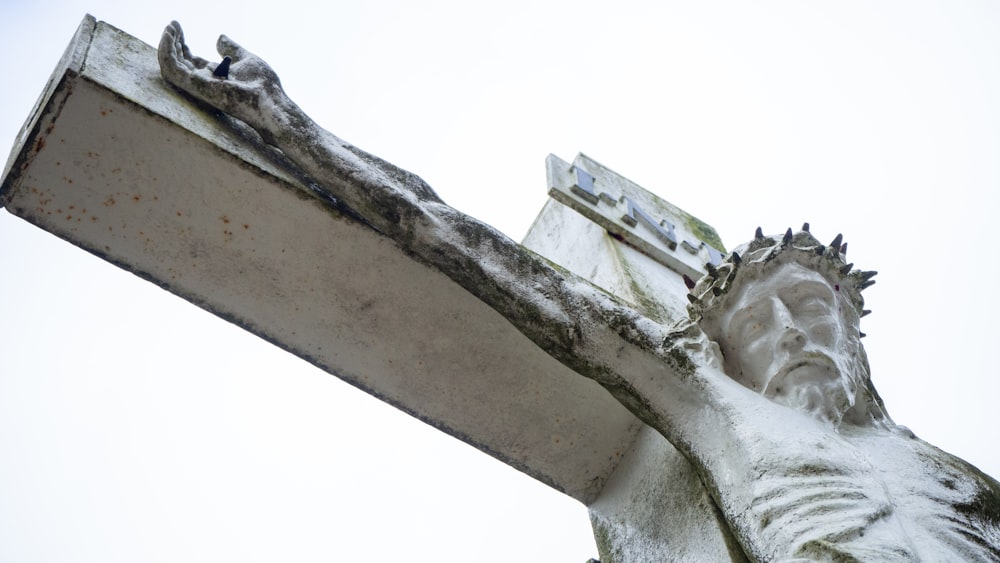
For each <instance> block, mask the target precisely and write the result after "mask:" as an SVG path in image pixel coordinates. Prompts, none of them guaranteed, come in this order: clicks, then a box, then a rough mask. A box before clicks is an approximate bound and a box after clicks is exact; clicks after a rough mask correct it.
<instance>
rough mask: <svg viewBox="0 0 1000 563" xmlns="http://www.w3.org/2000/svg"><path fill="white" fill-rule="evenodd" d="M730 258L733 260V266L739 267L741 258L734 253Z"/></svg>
mask: <svg viewBox="0 0 1000 563" xmlns="http://www.w3.org/2000/svg"><path fill="white" fill-rule="evenodd" d="M732 258H733V265H734V266H739V265H740V264H742V263H743V258H742V257H741V256H740V255H739V254H737V253H736V252H733V256H732Z"/></svg>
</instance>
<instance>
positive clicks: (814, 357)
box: [763, 351, 840, 398]
mask: <svg viewBox="0 0 1000 563" xmlns="http://www.w3.org/2000/svg"><path fill="white" fill-rule="evenodd" d="M839 373H840V370H839V368H838V367H837V363H836V362H834V361H833V358H831V357H830V356H828V355H826V354H824V353H822V352H815V351H813V352H807V353H805V354H804V355H801V356H797V357H795V358H792V359H790V360H789V361H787V362H785V365H784V366H782V367H781V369H779V370H778V372H777V373H775V374H774V376H773V377H771V378H770V379H769V380H768V382H767V385H766V386H765V387H764V391H763V395H764V396H765V397H769V398H773V397H775V396H778V395H783V394H786V393H789V392H790V391H791V389H789V387H798V386H802V385H810V386H813V385H820V386H824V385H827V384H829V383H831V382H832V381H834V380H839Z"/></svg>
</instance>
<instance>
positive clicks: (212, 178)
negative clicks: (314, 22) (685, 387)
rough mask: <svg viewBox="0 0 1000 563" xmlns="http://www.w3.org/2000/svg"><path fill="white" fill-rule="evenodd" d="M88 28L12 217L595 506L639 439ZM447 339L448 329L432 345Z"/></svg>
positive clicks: (488, 315) (26, 154)
mask: <svg viewBox="0 0 1000 563" xmlns="http://www.w3.org/2000/svg"><path fill="white" fill-rule="evenodd" d="M272 156H274V155H273V153H268V152H267V151H265V150H263V149H262V148H261V146H260V145H259V144H258V143H257V142H255V141H254V140H253V137H252V136H243V135H241V134H239V133H238V130H237V129H234V127H233V123H232V122H231V121H230V120H229V119H227V118H225V117H222V116H219V115H218V114H216V113H215V112H212V111H210V110H206V109H205V108H203V107H201V106H199V105H197V104H195V103H193V102H192V101H191V100H190V99H189V98H187V97H185V96H184V95H182V94H181V93H179V92H178V91H177V90H175V89H173V88H171V87H170V86H168V85H167V84H166V83H165V82H164V81H163V79H162V78H161V77H160V71H159V68H158V66H157V61H156V52H155V50H154V49H152V48H151V47H149V46H148V45H145V44H144V43H142V42H140V41H138V40H137V39H135V38H133V37H131V36H129V35H127V34H125V33H123V32H121V31H119V30H117V29H115V28H113V27H111V26H109V25H107V24H104V23H100V22H96V21H94V20H93V19H92V18H88V19H87V20H85V21H84V22H83V24H82V25H81V28H80V31H79V32H78V34H77V36H76V38H75V39H74V41H73V43H72V44H71V45H70V47H69V49H68V51H67V56H66V57H65V58H64V60H63V62H62V63H60V66H59V69H58V70H57V72H56V75H55V76H54V77H53V81H52V83H51V84H50V85H49V87H48V88H47V89H46V92H45V93H44V94H43V96H42V99H41V100H40V102H39V106H38V109H37V110H36V111H35V112H34V114H33V115H32V117H31V118H30V120H29V121H28V123H27V124H26V126H25V129H24V131H23V133H22V135H21V136H20V137H19V139H18V142H17V144H16V146H15V148H14V150H13V153H12V157H11V159H10V161H9V162H8V166H7V173H6V175H5V177H4V179H3V184H2V186H3V187H2V191H0V198H2V202H3V204H4V205H5V206H6V208H7V209H8V211H10V212H11V213H13V214H15V215H17V216H19V217H21V218H22V219H24V220H26V221H29V222H31V223H33V224H35V225H38V226H39V227H41V228H43V229H45V230H47V231H50V232H52V233H53V234H55V235H57V236H59V237H62V238H64V239H66V240H68V241H70V242H72V243H74V244H76V245H78V246H80V247H82V248H84V249H86V250H88V251H90V252H92V253H94V254H96V255H97V256H100V257H102V258H104V259H106V260H109V261H111V262H113V263H115V264H117V265H119V266H121V267H123V268H125V269H127V270H129V271H131V272H133V273H135V274H136V275H139V276H141V277H143V278H146V279H148V280H150V281H152V282H153V283H156V284H158V285H160V286H162V287H164V288H165V289H167V290H169V291H171V292H173V293H175V294H177V295H179V296H181V297H183V298H185V299H187V300H189V301H191V302H193V303H195V304H197V305H199V306H201V307H204V308H206V309H208V310H210V311H212V312H214V313H215V314H217V315H219V316H221V317H223V318H226V319H228V320H230V321H232V322H234V323H237V324H239V325H241V326H243V327H245V328H246V329H247V330H250V331H251V332H254V333H255V334H257V335H259V336H261V337H262V338H264V339H266V340H268V341H270V342H272V343H274V344H276V345H278V346H280V347H282V348H284V349H286V350H288V351H290V352H292V353H294V354H297V355H299V356H301V357H303V358H305V359H307V360H309V361H310V362H312V363H314V364H315V365H317V366H319V367H321V368H323V369H325V370H327V371H329V372H331V373H333V374H335V375H337V376H338V377H341V378H343V379H345V380H346V381H348V382H350V383H352V384H354V385H357V386H359V387H361V388H363V389H365V390H366V391H368V392H369V393H372V394H374V395H376V396H378V397H380V398H382V399H383V400H386V401H388V402H390V403H392V404H394V405H396V406H398V407H399V408H401V409H403V410H405V411H407V412H410V413H411V414H414V415H415V416H417V417H418V418H420V419H421V420H423V421H425V422H427V423H429V424H432V425H434V426H437V427H438V428H441V429H442V430H444V431H446V432H448V433H450V434H452V435H454V436H456V437H458V438H460V439H462V440H465V441H466V442H469V443H471V444H473V445H475V446H476V447H479V448H480V449H482V450H484V451H486V452H487V453H489V454H490V455H493V456H494V457H497V458H499V459H501V460H503V461H504V462H506V463H509V464H511V465H513V466H514V467H516V468H518V469H520V470H522V471H524V472H526V473H528V474H529V475H532V476H533V477H536V478H538V479H540V480H541V481H543V482H545V483H548V484H550V485H552V486H553V487H555V488H557V489H559V490H561V491H564V492H566V493H567V494H569V495H571V496H573V497H574V498H577V499H579V500H581V501H583V502H589V501H590V500H592V499H593V498H594V497H595V495H596V494H597V493H598V491H599V490H600V488H601V486H602V485H603V483H604V481H605V480H606V479H607V478H608V476H609V475H610V473H611V471H612V470H613V468H614V467H615V465H616V464H617V463H618V461H619V460H620V459H621V457H622V455H623V454H624V450H625V448H627V444H629V443H630V442H631V440H632V437H633V436H634V435H635V432H636V431H637V430H638V429H639V427H640V423H639V422H638V421H637V420H636V419H635V417H634V416H632V415H631V414H630V413H628V412H627V411H626V410H625V409H624V408H623V407H621V406H620V405H619V404H618V403H617V401H615V400H614V399H613V398H611V397H610V396H608V395H607V393H606V392H605V391H604V390H603V389H601V388H600V386H598V385H597V384H596V383H594V382H592V381H589V380H586V379H584V378H581V377H579V376H577V375H576V374H574V373H572V372H571V371H570V370H568V369H567V368H566V367H564V366H563V365H562V364H560V363H559V362H557V361H555V360H553V359H552V358H551V357H549V356H548V355H546V354H545V353H543V352H542V351H541V350H539V349H538V348H537V347H536V346H535V345H534V344H532V343H531V342H530V341H528V340H527V339H526V338H525V337H524V336H523V335H521V334H520V333H519V332H518V331H517V330H515V329H514V328H513V327H512V326H511V325H510V324H509V323H508V322H507V321H506V320H504V319H503V318H502V317H501V316H500V315H499V314H498V313H496V312H495V311H494V310H493V309H491V308H489V307H487V306H485V305H484V304H483V303H482V302H481V301H479V300H478V299H476V298H474V297H472V296H470V295H469V294H468V293H467V292H465V291H462V290H460V288H459V287H458V286H457V285H455V283H454V282H452V281H451V280H449V279H448V278H447V277H445V276H444V275H442V274H440V273H438V272H435V271H434V270H432V269H430V268H428V267H427V266H425V265H423V264H421V263H419V262H416V261H414V260H413V259H412V258H411V257H410V256H408V255H407V254H406V253H405V252H403V251H401V250H400V248H399V247H398V246H397V245H396V244H394V243H393V242H392V241H390V240H388V239H386V238H385V237H384V236H382V235H380V234H379V233H377V232H376V231H374V230H373V229H371V228H370V227H368V226H367V225H366V224H365V223H364V222H362V221H359V220H357V219H356V218H353V217H351V216H350V215H349V214H346V213H345V212H344V211H343V210H342V209H341V208H339V207H338V206H337V205H336V204H334V203H332V202H330V201H329V200H327V199H324V198H323V197H322V196H320V195H318V194H317V193H316V192H314V191H312V190H311V189H310V188H309V187H308V186H307V185H305V184H304V183H303V182H302V181H301V180H299V179H298V178H297V176H296V173H295V171H294V170H293V169H291V168H288V167H286V166H284V165H282V163H280V162H277V161H275V160H273V159H272V158H271V157H272ZM428 327H433V329H434V330H427V329H428Z"/></svg>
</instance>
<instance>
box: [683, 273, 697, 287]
mask: <svg viewBox="0 0 1000 563" xmlns="http://www.w3.org/2000/svg"><path fill="white" fill-rule="evenodd" d="M683 277H684V285H686V286H687V288H688V289H694V286H695V285H697V284H696V283H695V282H694V280H693V279H691V278H690V277H688V275H687V274H683Z"/></svg>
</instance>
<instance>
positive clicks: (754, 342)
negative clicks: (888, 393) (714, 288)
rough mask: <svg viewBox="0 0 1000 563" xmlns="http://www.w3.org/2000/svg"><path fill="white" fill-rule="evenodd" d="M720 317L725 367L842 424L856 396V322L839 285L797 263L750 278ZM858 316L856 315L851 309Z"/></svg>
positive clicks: (773, 395)
mask: <svg viewBox="0 0 1000 563" xmlns="http://www.w3.org/2000/svg"><path fill="white" fill-rule="evenodd" d="M733 297H734V299H733V300H732V301H731V302H730V307H729V309H728V310H727V311H726V312H725V313H724V314H723V315H722V316H721V317H720V318H719V321H718V327H717V331H714V332H717V334H716V337H717V339H718V342H719V345H720V348H721V349H722V352H723V355H724V357H725V368H726V373H727V374H729V376H730V377H732V378H733V379H735V380H736V381H738V382H740V383H742V384H743V385H744V386H746V387H748V388H750V389H753V390H755V391H757V392H759V393H761V394H762V395H764V396H765V397H767V398H769V399H771V400H773V401H775V402H777V403H780V404H784V405H787V406H789V407H793V408H797V409H799V410H802V411H805V412H808V413H811V414H813V415H814V416H816V417H818V418H821V419H824V420H829V421H831V422H834V423H839V422H840V421H841V420H842V419H843V416H844V413H845V412H847V410H848V409H850V408H851V407H852V406H853V405H854V402H855V398H856V394H857V382H855V381H854V380H853V377H852V373H853V369H852V367H853V362H854V357H855V355H856V354H857V352H858V350H857V347H858V344H857V340H856V339H855V338H848V337H847V332H846V331H847V330H854V334H856V333H857V326H855V323H856V321H848V320H845V315H843V314H842V313H841V307H845V308H848V307H849V306H848V305H847V304H842V303H841V300H840V297H839V296H838V294H837V290H836V288H834V287H832V286H831V285H830V283H829V282H827V281H826V279H825V278H824V277H823V276H822V275H820V274H819V273H817V272H814V271H812V270H810V269H808V268H805V267H804V266H801V265H799V264H796V263H794V262H792V263H787V264H784V265H782V266H780V267H778V269H776V270H775V271H773V272H772V273H771V274H770V275H769V276H767V277H766V278H763V279H760V280H757V281H754V282H749V283H747V284H746V285H745V286H744V287H742V288H740V289H739V291H738V293H737V294H736V295H734V296H733ZM847 316H848V318H853V315H852V314H848V315H847Z"/></svg>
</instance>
